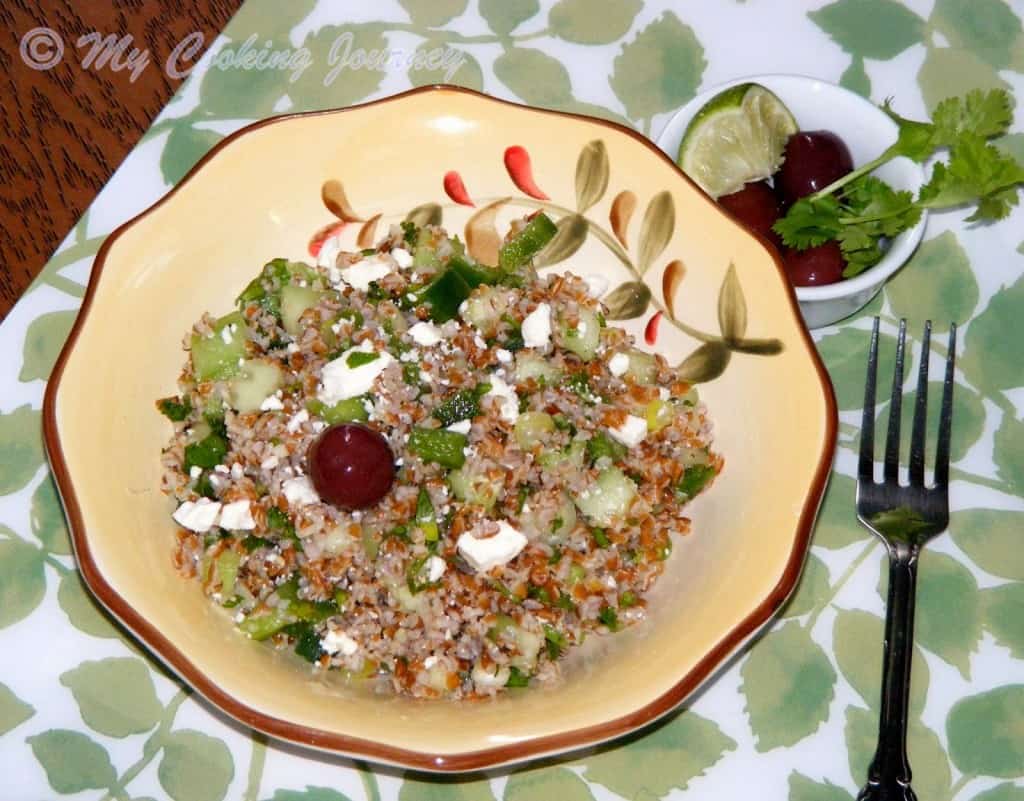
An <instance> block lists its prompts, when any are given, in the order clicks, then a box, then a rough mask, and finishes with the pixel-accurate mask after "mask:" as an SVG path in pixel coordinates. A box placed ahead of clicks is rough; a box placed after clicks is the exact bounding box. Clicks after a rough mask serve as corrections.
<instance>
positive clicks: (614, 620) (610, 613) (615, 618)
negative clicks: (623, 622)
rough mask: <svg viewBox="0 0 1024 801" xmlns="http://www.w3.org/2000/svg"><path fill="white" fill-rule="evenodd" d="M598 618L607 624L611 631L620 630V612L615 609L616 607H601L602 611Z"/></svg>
mask: <svg viewBox="0 0 1024 801" xmlns="http://www.w3.org/2000/svg"><path fill="white" fill-rule="evenodd" d="M597 619H598V620H600V621H601V623H603V624H604V625H605V626H607V627H608V630H609V631H618V630H619V614H618V612H616V611H615V608H614V607H611V606H603V607H601V611H600V612H599V613H598V615H597Z"/></svg>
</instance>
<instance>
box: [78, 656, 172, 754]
mask: <svg viewBox="0 0 1024 801" xmlns="http://www.w3.org/2000/svg"><path fill="white" fill-rule="evenodd" d="M60 683H61V684H63V685H64V686H65V687H67V688H68V689H69V690H71V694H72V695H73V696H74V697H75V701H76V703H77V704H78V710H79V712H81V714H82V720H84V721H85V723H86V725H87V726H88V727H89V728H90V729H92V730H93V731H98V732H99V733H100V734H106V735H107V736H109V737H127V736H128V735H129V734H141V733H142V732H146V731H149V730H150V729H152V728H153V727H154V726H155V725H156V724H157V723H158V722H159V721H160V713H161V712H163V705H162V704H161V703H160V701H159V699H157V697H156V688H155V687H154V686H153V677H152V675H151V674H150V672H149V668H148V667H146V665H145V663H143V662H142V661H140V660H138V659H132V658H119V657H110V658H108V659H101V660H99V661H94V662H83V663H82V664H80V665H79V666H78V667H76V668H74V669H72V670H69V671H67V672H65V673H62V674H61V677H60Z"/></svg>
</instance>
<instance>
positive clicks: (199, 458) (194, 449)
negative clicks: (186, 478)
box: [184, 432, 228, 473]
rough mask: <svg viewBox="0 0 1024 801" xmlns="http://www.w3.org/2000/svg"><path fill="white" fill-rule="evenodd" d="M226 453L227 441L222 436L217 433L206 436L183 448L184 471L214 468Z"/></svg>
mask: <svg viewBox="0 0 1024 801" xmlns="http://www.w3.org/2000/svg"><path fill="white" fill-rule="evenodd" d="M227 452H228V441H227V440H226V439H225V438H224V437H223V436H221V435H220V434H218V433H217V432H213V433H210V434H207V435H206V436H205V437H203V438H202V439H201V440H199V442H193V443H191V444H189V445H186V446H185V464H184V471H185V472H186V473H188V472H189V471H190V470H191V469H192V468H193V467H205V468H213V467H216V466H217V465H219V464H220V463H221V460H222V459H223V458H224V455H225V454H226V453H227Z"/></svg>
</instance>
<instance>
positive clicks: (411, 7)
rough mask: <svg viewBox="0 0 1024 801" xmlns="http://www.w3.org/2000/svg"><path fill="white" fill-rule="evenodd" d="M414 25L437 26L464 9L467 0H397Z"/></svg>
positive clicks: (460, 13)
mask: <svg viewBox="0 0 1024 801" xmlns="http://www.w3.org/2000/svg"><path fill="white" fill-rule="evenodd" d="M398 4H399V5H400V6H401V7H402V8H404V9H405V10H406V12H407V13H408V14H409V17H410V19H412V21H413V23H415V24H416V25H423V26H426V27H427V28H439V27H440V26H442V25H445V24H447V23H449V22H451V21H452V20H453V19H455V18H456V17H458V16H461V15H462V13H463V12H464V11H465V10H466V6H467V5H469V0H398Z"/></svg>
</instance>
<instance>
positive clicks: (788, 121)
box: [679, 83, 797, 198]
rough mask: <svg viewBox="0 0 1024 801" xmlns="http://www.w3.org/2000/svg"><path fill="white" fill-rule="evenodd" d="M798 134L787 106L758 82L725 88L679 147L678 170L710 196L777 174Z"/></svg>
mask: <svg viewBox="0 0 1024 801" xmlns="http://www.w3.org/2000/svg"><path fill="white" fill-rule="evenodd" d="M796 131H797V126H796V120H795V119H793V115H792V114H791V113H790V112H789V109H788V108H786V105H785V104H784V103H783V102H782V101H781V100H779V98H777V97H776V96H775V95H774V94H772V93H771V92H770V91H769V90H767V89H765V88H764V87H763V86H761V85H760V84H756V83H743V84H739V85H738V86H733V87H731V88H729V89H726V90H725V91H724V92H722V93H721V94H717V95H715V96H714V97H713V98H711V100H709V101H708V102H707V103H705V104H704V107H703V108H701V110H700V111H698V112H697V115H696V116H695V117H694V118H693V119H692V120H691V121H690V124H689V125H688V126H687V128H686V133H684V134H683V141H682V143H681V144H680V146H679V166H680V167H682V168H683V172H685V173H686V174H687V175H689V176H690V177H691V178H692V179H693V180H694V181H696V182H697V183H698V184H699V185H700V187H701V188H702V189H703V190H704V191H705V192H707V193H708V194H709V195H711V197H714V198H717V197H721V196H722V195H728V194H731V193H732V192H736V191H737V190H739V189H742V188H743V185H744V184H745V183H747V182H749V181H760V180H762V179H763V178H768V177H770V176H771V175H774V174H775V172H776V171H777V170H778V169H779V166H780V165H781V164H782V158H783V151H784V150H785V147H786V140H787V139H789V137H790V136H792V135H793V134H795V133H796Z"/></svg>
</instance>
